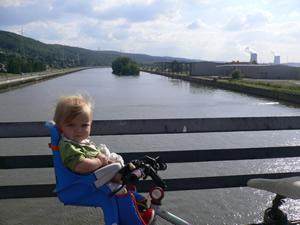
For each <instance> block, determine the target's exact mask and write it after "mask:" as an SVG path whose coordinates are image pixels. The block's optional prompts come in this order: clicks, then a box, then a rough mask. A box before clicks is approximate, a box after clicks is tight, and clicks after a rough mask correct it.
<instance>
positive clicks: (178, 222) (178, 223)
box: [150, 204, 191, 225]
mask: <svg viewBox="0 0 300 225" xmlns="http://www.w3.org/2000/svg"><path fill="white" fill-rule="evenodd" d="M150 208H152V209H154V211H155V216H156V215H158V216H160V217H161V218H163V219H164V220H166V221H168V222H170V223H172V224H175V225H191V224H190V223H188V222H186V221H185V220H183V219H181V218H179V217H178V216H176V215H174V214H172V213H170V212H168V211H166V210H163V209H161V208H160V207H159V205H155V204H151V205H150ZM151 225H155V219H154V221H153V222H152V223H151Z"/></svg>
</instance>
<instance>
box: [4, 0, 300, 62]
mask: <svg viewBox="0 0 300 225" xmlns="http://www.w3.org/2000/svg"><path fill="white" fill-rule="evenodd" d="M0 30H4V31H10V32H14V33H17V34H21V35H23V36H25V37H30V38H33V39H35V40H38V41H41V42H43V43H46V44H62V45H69V46H74V47H81V48H86V49H90V50H95V51H98V50H114V51H121V52H127V53H141V54H147V55H152V56H170V57H182V58H189V59H199V60H207V61H228V62H231V61H240V62H241V61H243V62H244V61H246V62H248V61H250V54H251V53H257V61H258V63H270V62H271V63H272V62H273V61H274V56H275V55H279V56H280V61H281V63H286V62H300V0H0Z"/></svg>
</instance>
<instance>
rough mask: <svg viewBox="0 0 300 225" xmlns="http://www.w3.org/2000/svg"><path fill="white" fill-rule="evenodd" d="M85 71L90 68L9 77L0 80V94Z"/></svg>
mask: <svg viewBox="0 0 300 225" xmlns="http://www.w3.org/2000/svg"><path fill="white" fill-rule="evenodd" d="M86 69H90V67H78V68H69V69H62V70H55V71H44V72H40V73H34V74H24V75H18V76H15V77H10V78H9V79H8V78H7V79H2V80H0V92H4V91H8V90H11V89H14V88H18V87H21V86H25V85H29V84H33V83H36V82H40V81H43V80H48V79H52V78H55V77H59V76H64V75H66V74H70V73H74V72H78V71H81V70H86Z"/></svg>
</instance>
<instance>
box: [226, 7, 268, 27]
mask: <svg viewBox="0 0 300 225" xmlns="http://www.w3.org/2000/svg"><path fill="white" fill-rule="evenodd" d="M272 18H273V16H272V14H271V13H270V12H268V11H264V10H252V11H250V12H249V13H247V14H242V13H238V14H235V15H233V16H232V17H231V18H230V19H229V20H228V22H227V24H226V25H225V29H226V30H229V31H237V30H243V29H251V28H254V29H259V28H261V27H264V26H265V25H267V23H268V22H270V21H271V19H272Z"/></svg>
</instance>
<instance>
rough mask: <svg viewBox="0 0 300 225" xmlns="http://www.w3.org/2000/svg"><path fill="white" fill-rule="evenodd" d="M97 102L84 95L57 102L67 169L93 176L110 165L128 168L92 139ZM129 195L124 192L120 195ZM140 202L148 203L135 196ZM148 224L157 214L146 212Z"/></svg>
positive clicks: (114, 186)
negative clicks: (94, 110)
mask: <svg viewBox="0 0 300 225" xmlns="http://www.w3.org/2000/svg"><path fill="white" fill-rule="evenodd" d="M93 107H94V102H93V101H92V100H90V99H87V98H84V97H82V96H65V97H62V98H61V99H60V100H59V102H58V103H57V106H56V110H55V115H54V121H55V123H56V124H58V125H60V127H61V131H62V133H61V138H60V141H59V144H58V147H59V149H60V155H61V159H62V162H63V164H64V166H66V167H67V168H69V169H70V170H71V171H73V172H75V173H78V174H89V173H92V172H94V171H95V170H97V169H99V168H101V167H104V166H107V165H108V164H111V163H114V162H119V163H120V164H121V165H122V166H124V161H123V159H122V157H121V156H120V155H118V154H115V153H111V152H110V151H109V150H108V148H107V147H106V146H105V145H103V144H102V145H100V146H99V147H97V146H96V145H95V144H94V143H93V142H91V140H90V132H91V125H92V111H93ZM107 185H108V187H109V188H110V189H111V190H114V189H115V188H116V187H118V186H119V184H118V183H114V182H109V183H108V184H107ZM124 192H127V191H126V189H122V190H121V193H120V191H119V192H118V193H117V194H122V193H124ZM133 194H134V196H135V199H136V200H137V202H143V203H144V202H145V201H147V199H146V198H144V197H143V196H141V195H139V194H137V193H133ZM141 215H143V220H144V222H145V223H146V224H149V223H151V222H152V220H153V217H154V211H153V210H152V209H148V210H143V211H142V213H141Z"/></svg>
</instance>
